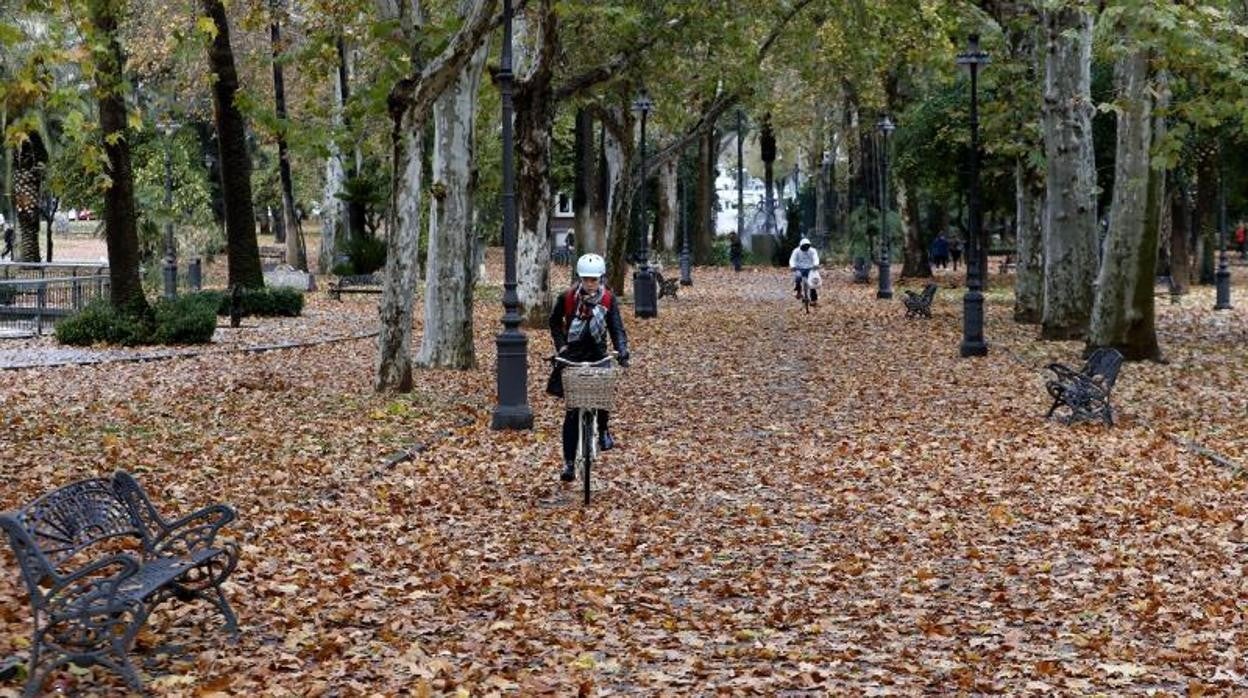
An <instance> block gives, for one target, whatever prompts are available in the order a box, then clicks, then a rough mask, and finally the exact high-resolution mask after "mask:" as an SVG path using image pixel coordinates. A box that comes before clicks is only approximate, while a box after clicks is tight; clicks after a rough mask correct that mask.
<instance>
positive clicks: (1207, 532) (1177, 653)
mask: <svg viewBox="0 0 1248 698" xmlns="http://www.w3.org/2000/svg"><path fill="white" fill-rule="evenodd" d="M1236 272H1237V277H1241V276H1242V268H1237V269H1236ZM553 273H554V274H555V275H556V276H558V275H561V274H563V273H564V272H563V270H561V269H556V270H555V272H553ZM826 277H827V279H828V281H827V283H825V287H824V289H823V292H822V293H821V306H822V307H820V308H819V309H818V311H817V312H816V313H815V314H813V315H811V316H806V315H804V314H803V313H802V312H801V308H800V306H799V304H797V303H796V301H794V300H793V299H792V297H791V294H790V292H789V290H788V289H789V288H790V287H789V286H788V285H787V280H786V279H787V277H786V276H785V275H784V274H783V273H779V272H777V271H775V270H765V269H755V270H748V271H747V272H745V273H742V274H739V275H733V274H732V273H731V272H729V271H724V270H718V269H716V270H712V269H699V270H698V272H697V284H696V285H695V286H693V287H692V288H689V289H685V290H683V291H682V292H681V298H680V300H679V301H673V302H669V303H665V304H664V306H663V309H662V312H661V314H660V316H659V317H658V318H657V319H655V320H652V321H647V322H641V321H637V320H634V319H631V318H630V319H628V320H627V322H628V324H629V331H630V334H631V336H632V344H633V348H634V353H633V355H634V361H633V367H632V368H631V369H630V370H629V373H628V375H627V378H626V379H625V381H624V384H623V393H622V406H621V408H620V409H619V410H618V412H617V414H616V415H615V417H614V419H613V425H614V427H615V430H616V432H617V436H618V438H619V440H620V442H621V447H620V448H619V449H617V450H615V451H612V452H609V453H607V454H606V455H605V457H604V459H603V463H602V466H601V469H600V470H599V472H600V473H601V476H602V477H603V478H605V480H606V484H607V488H606V490H605V491H604V492H603V493H601V494H600V495H598V496H596V497H595V499H594V502H593V504H592V505H591V506H590V507H589V508H588V509H582V508H581V507H580V506H579V504H575V502H576V501H577V500H576V498H575V497H573V496H568V497H566V498H561V497H560V496H559V493H560V485H559V484H558V483H557V482H556V473H557V465H558V456H557V449H558V424H559V419H560V417H561V415H560V413H559V405H558V403H556V402H555V401H553V400H552V399H550V398H547V397H544V396H541V395H540V390H541V386H542V385H543V384H544V378H545V373H546V366H545V365H542V364H540V362H539V361H538V359H539V357H541V356H545V355H547V354H549V353H550V347H549V340H548V338H547V337H546V336H545V333H544V332H541V331H536V330H531V331H530V340H531V342H530V348H531V356H530V359H531V360H530V380H529V386H530V394H531V395H530V401H531V403H532V404H533V406H534V411H535V414H536V417H537V424H536V430H535V432H492V431H490V430H488V429H487V424H488V420H489V412H490V409H491V407H492V401H493V390H492V388H493V376H492V373H491V372H490V371H486V370H476V371H467V372H460V371H441V370H428V371H421V372H419V373H418V374H416V376H415V379H416V385H415V388H414V391H413V392H412V393H411V394H408V395H397V396H396V395H379V394H376V393H374V392H373V391H372V378H373V363H372V362H373V359H374V356H373V353H374V351H375V347H374V346H373V344H372V343H371V342H370V341H368V340H361V341H359V342H353V343H344V344H332V345H324V346H321V347H313V348H308V349H298V350H290V351H282V352H272V353H266V354H259V355H247V356H215V355H209V356H202V357H197V358H193V359H186V360H175V361H172V362H162V363H159V364H133V365H131V364H126V365H111V366H107V367H71V368H61V369H44V370H31V371H20V372H6V373H2V374H0V395H4V396H5V401H4V402H5V409H4V412H3V414H0V453H4V454H5V458H4V460H3V463H2V464H0V481H3V485H4V487H3V489H0V492H3V494H0V507H4V508H11V507H13V506H16V505H18V504H20V503H21V502H23V501H27V500H29V499H30V498H32V497H34V496H35V495H37V494H38V493H40V492H43V491H47V490H49V489H51V488H52V487H53V486H56V485H59V484H62V483H64V482H66V481H68V480H71V479H76V478H78V477H82V476H84V475H86V474H90V473H100V474H106V473H108V472H111V471H112V470H113V469H115V468H124V469H128V470H131V471H132V472H135V473H136V474H137V476H138V477H139V478H140V480H141V481H143V482H144V484H145V485H146V486H147V488H148V489H149V491H151V492H152V493H153V496H154V498H155V499H157V500H158V501H160V502H170V503H172V502H177V503H179V505H180V506H181V507H183V508H184V509H186V510H190V509H192V508H194V507H195V506H197V505H200V504H204V503H207V502H209V501H225V502H229V503H231V504H233V505H235V506H236V507H237V508H238V511H239V519H238V521H237V522H236V524H235V525H234V526H233V528H232V530H233V533H234V535H235V536H236V537H237V538H238V539H239V542H240V544H241V545H242V551H243V554H242V559H241V562H240V565H239V568H238V570H237V571H236V572H235V573H234V575H233V577H232V580H233V582H232V583H230V584H227V589H228V592H229V595H230V597H231V600H232V602H233V603H234V606H235V608H236V610H237V611H238V614H239V619H240V625H241V628H242V632H243V636H242V643H241V645H240V646H237V647H235V646H230V645H225V644H221V645H217V644H214V643H215V642H216V641H215V640H213V639H210V636H209V635H207V634H204V633H200V632H197V631H196V629H195V628H193V627H191V626H192V625H193V624H194V622H196V621H202V622H208V623H215V622H216V620H215V618H213V617H212V616H211V614H210V613H209V611H208V609H206V608H205V609H200V608H195V607H192V610H190V611H189V612H185V611H181V610H178V611H176V613H175V612H171V611H170V610H167V609H166V610H163V611H159V612H158V613H157V614H156V616H155V618H154V619H153V621H152V622H151V623H150V624H149V625H148V629H147V630H145V631H144V633H143V634H142V635H141V636H140V641H139V647H140V653H141V654H143V655H145V656H144V659H143V664H142V668H143V670H144V672H145V673H146V674H147V676H148V678H149V681H148V683H147V685H148V686H149V687H150V688H151V690H152V691H153V692H155V693H157V694H159V695H188V694H190V695H194V694H200V695H205V694H210V693H211V692H212V691H220V692H224V693H229V694H250V695H260V694H271V693H276V692H279V691H291V692H294V693H299V694H307V695H313V694H317V693H321V692H324V691H326V690H328V691H331V692H348V693H352V692H364V691H369V692H372V691H378V692H381V693H385V694H390V693H395V692H398V691H400V690H401V689H409V690H411V689H413V687H414V686H415V687H418V686H421V685H424V684H426V683H427V685H428V687H429V688H431V689H432V690H433V691H435V692H447V693H453V692H454V690H455V689H457V688H460V687H462V688H465V689H468V690H469V691H470V692H471V693H473V694H489V693H490V692H491V691H503V692H506V691H509V690H518V691H520V692H521V693H523V694H526V695H533V694H540V693H543V692H549V693H551V694H567V693H570V692H573V691H575V690H576V689H577V687H578V686H579V687H582V688H584V689H586V690H587V691H588V693H589V694H591V695H593V694H599V693H602V694H611V693H614V694H626V693H637V692H653V691H657V690H660V689H667V690H669V691H672V692H676V693H689V692H707V691H713V690H716V689H719V688H724V689H737V690H743V691H744V690H750V689H756V690H760V691H763V692H768V693H770V692H774V691H777V690H781V689H811V690H816V691H831V692H833V693H840V692H861V691H866V690H869V689H878V690H883V691H886V692H887V691H896V692H905V693H913V692H918V691H922V690H928V691H940V692H949V691H954V690H958V689H959V688H962V689H966V690H973V691H1002V690H1003V691H1008V692H1012V693H1017V692H1023V691H1026V690H1034V691H1067V692H1084V691H1088V690H1092V689H1093V687H1098V686H1099V687H1102V688H1109V689H1112V690H1122V691H1129V690H1145V689H1149V688H1151V689H1156V690H1162V691H1174V692H1178V691H1187V690H1189V689H1190V688H1191V687H1192V686H1196V685H1200V686H1205V687H1208V688H1217V689H1219V690H1243V689H1244V688H1245V682H1246V681H1248V680H1246V679H1245V678H1243V677H1244V676H1245V675H1246V674H1248V669H1246V668H1245V667H1244V666H1243V663H1242V659H1241V657H1242V655H1243V652H1242V649H1243V647H1244V645H1245V639H1244V638H1243V636H1242V625H1243V624H1242V611H1241V610H1240V606H1239V599H1241V598H1242V596H1243V593H1244V591H1245V589H1244V582H1243V579H1242V576H1241V575H1240V566H1241V564H1242V555H1241V554H1239V553H1240V546H1239V545H1237V544H1236V543H1234V542H1232V541H1231V540H1228V536H1230V537H1231V538H1234V537H1235V535H1234V534H1233V533H1232V531H1233V529H1234V528H1235V526H1236V523H1237V521H1238V519H1239V518H1240V517H1242V516H1243V501H1244V493H1245V492H1244V490H1245V485H1244V483H1243V480H1241V479H1238V478H1235V477H1233V476H1232V473H1230V472H1229V471H1228V470H1227V469H1226V468H1223V467H1219V466H1218V465H1216V464H1214V463H1213V462H1211V461H1209V460H1207V459H1204V458H1201V457H1199V456H1197V455H1195V454H1189V453H1186V452H1184V451H1183V450H1182V449H1181V448H1180V447H1179V446H1178V445H1177V442H1176V440H1175V439H1176V438H1182V439H1191V440H1194V441H1197V442H1200V443H1201V444H1203V445H1204V446H1205V447H1207V448H1210V449H1212V450H1214V451H1216V452H1218V453H1220V454H1222V455H1223V456H1225V457H1226V458H1229V459H1230V460H1232V461H1234V462H1237V463H1240V464H1248V439H1246V438H1245V428H1244V426H1243V423H1242V421H1243V415H1244V414H1245V409H1246V406H1245V398H1244V397H1243V396H1244V395H1248V371H1246V369H1245V367H1244V365H1243V361H1242V358H1243V351H1242V349H1235V348H1233V347H1242V346H1243V345H1244V342H1245V341H1248V337H1245V336H1244V333H1245V329H1244V328H1245V327H1246V326H1248V325H1246V323H1245V321H1244V320H1245V318H1244V316H1245V314H1246V312H1248V311H1246V310H1245V309H1243V308H1236V309H1235V310H1233V311H1230V312H1228V313H1221V314H1216V315H1215V314H1214V313H1213V312H1212V311H1210V310H1206V308H1208V307H1210V306H1211V305H1212V294H1211V292H1210V291H1209V290H1208V289H1201V290H1196V291H1194V292H1193V293H1192V294H1191V295H1190V296H1188V297H1186V298H1184V299H1183V302H1182V304H1181V305H1178V306H1170V305H1167V304H1161V305H1159V306H1158V315H1159V317H1158V330H1159V335H1160V337H1161V340H1162V348H1163V351H1164V352H1165V354H1166V356H1167V357H1168V358H1169V359H1170V361H1171V363H1170V364H1169V365H1157V364H1151V363H1149V364H1131V365H1129V366H1128V367H1127V368H1126V369H1124V372H1123V375H1122V377H1121V378H1120V380H1119V382H1118V385H1117V386H1116V388H1115V394H1114V403H1115V405H1116V406H1117V407H1118V419H1119V424H1118V426H1117V427H1115V428H1114V429H1112V430H1107V429H1105V428H1103V427H1100V426H1094V425H1082V426H1076V427H1066V426H1063V425H1061V424H1058V423H1053V422H1046V421H1044V420H1043V419H1042V415H1043V414H1044V411H1045V410H1046V409H1047V407H1048V399H1047V396H1046V395H1045V394H1044V391H1043V381H1044V378H1045V377H1046V376H1045V375H1044V373H1043V372H1042V370H1041V367H1042V366H1043V365H1045V364H1047V363H1048V362H1049V361H1053V360H1059V361H1063V362H1067V363H1075V362H1077V355H1078V352H1079V351H1080V350H1081V349H1082V346H1083V345H1082V343H1080V342H1067V343H1056V342H1054V343H1037V342H1034V340H1033V339H1032V336H1031V334H1030V333H1031V332H1032V331H1033V330H1032V329H1028V328H1023V327H1020V326H1017V325H1015V324H1014V323H1013V322H1012V321H1011V313H1012V312H1013V308H1012V299H1011V298H1010V297H1009V295H1008V293H1004V292H1002V291H1001V290H1000V288H999V284H997V285H994V288H992V289H990V291H989V292H988V294H987V297H988V305H987V308H988V311H987V314H988V330H987V335H988V336H989V337H990V338H991V341H992V342H993V346H994V351H992V352H991V353H990V355H989V356H988V357H985V358H982V359H975V360H962V359H958V358H956V357H957V346H958V341H959V339H960V323H959V320H960V314H959V308H960V301H961V291H960V289H951V288H950V286H951V283H952V282H953V280H954V278H955V277H953V276H951V275H945V276H939V277H938V280H940V281H941V282H942V288H941V290H940V292H939V293H938V294H937V297H936V302H935V305H934V313H933V314H934V317H933V318H932V319H931V320H910V321H907V320H905V319H904V318H903V315H904V313H903V308H902V305H901V303H900V302H897V301H896V300H894V301H877V300H875V298H874V288H872V287H870V286H855V285H851V284H850V283H849V278H850V274H849V272H848V271H840V270H836V271H830V272H828V273H827V274H826ZM494 278H497V277H496V276H495V277H494ZM958 278H960V277H958ZM1236 281H1237V284H1238V288H1240V289H1242V288H1243V279H1242V278H1237V279H1236ZM899 287H900V288H908V287H910V286H909V285H908V284H907V283H905V282H902V283H900V284H899ZM1237 290H1238V289H1237ZM496 293H497V292H496V291H495V290H493V289H483V290H481V291H479V292H478V298H477V302H476V304H475V312H476V318H475V322H474V327H475V333H476V350H477V352H478V355H479V360H480V363H481V365H483V366H492V365H493V364H494V357H493V355H492V353H493V341H492V340H493V333H494V332H496V331H497V325H496V320H497V305H496V303H495V302H491V301H496V300H497V299H496V297H495V296H496ZM487 296H488V297H487ZM343 307H344V311H343V312H355V313H361V314H372V313H375V306H374V305H373V303H372V302H370V301H366V300H359V301H354V300H352V301H346V302H344V303H343ZM630 311H631V309H630ZM628 314H631V312H630V313H628ZM414 316H415V317H416V318H420V317H421V314H420V312H416V313H414ZM374 317H375V316H374ZM420 332H421V326H420V323H419V322H418V323H417V325H416V328H415V330H414V334H415V335H417V336H419V334H420ZM400 451H405V452H406V453H405V454H403V456H402V457H399V456H398V455H396V452H400ZM169 513H173V512H169ZM10 572H14V570H13V569H10ZM0 608H7V609H11V612H9V613H5V614H0V656H7V655H9V654H14V653H18V652H23V651H24V649H25V647H24V642H23V640H24V639H25V637H26V636H27V624H28V622H29V621H28V618H27V615H26V613H25V611H24V609H25V598H24V591H21V590H20V589H19V587H18V580H17V577H16V574H15V573H13V574H6V575H0ZM19 609H21V610H19ZM165 643H174V644H175V645H179V646H182V647H183V648H184V650H185V653H177V652H175V653H174V654H173V655H172V656H170V655H163V654H155V655H152V654H151V652H150V650H151V648H153V647H155V646H157V645H163V644H165ZM93 673H94V677H90V678H82V679H81V681H82V683H83V685H84V687H90V688H91V690H100V691H103V690H106V687H107V686H109V685H112V684H110V683H109V682H114V681H116V678H115V677H114V676H112V675H110V674H108V673H107V672H103V671H100V670H98V669H97V670H94V672H93ZM416 690H419V689H416Z"/></svg>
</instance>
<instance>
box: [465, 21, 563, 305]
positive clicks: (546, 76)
mask: <svg viewBox="0 0 1248 698" xmlns="http://www.w3.org/2000/svg"><path fill="white" fill-rule="evenodd" d="M538 14H539V18H538V22H537V28H536V29H537V34H538V36H537V46H536V53H535V55H534V56H533V59H532V60H531V61H528V62H529V63H530V66H529V70H528V71H527V76H526V77H525V79H524V80H521V81H520V82H519V83H518V84H517V85H516V93H515V104H516V118H515V126H516V155H517V158H516V161H517V163H518V167H517V173H516V206H517V209H518V212H519V220H518V225H519V228H518V231H517V232H518V236H517V238H516V272H517V273H516V293H517V294H518V295H519V296H520V314H521V316H522V317H524V318H525V321H526V323H527V324H528V325H529V326H530V327H534V328H541V327H545V326H546V321H547V317H549V315H550V303H551V298H550V248H551V239H550V207H551V192H550V151H551V128H552V124H553V122H554V104H553V98H554V92H553V89H552V86H551V78H552V77H553V75H554V73H553V70H554V61H555V51H556V49H557V40H558V33H557V32H558V29H557V27H556V24H555V12H554V7H553V5H552V4H551V0H543V2H542V3H541V6H540V7H539V8H538ZM474 109H475V105H474Z"/></svg>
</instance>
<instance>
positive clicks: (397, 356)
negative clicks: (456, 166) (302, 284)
mask: <svg viewBox="0 0 1248 698" xmlns="http://www.w3.org/2000/svg"><path fill="white" fill-rule="evenodd" d="M427 109H428V107H426V108H425V109H417V108H416V107H415V106H413V107H411V108H408V109H405V110H403V112H402V113H401V114H400V115H399V116H398V117H397V118H396V119H395V121H396V122H397V123H396V124H395V128H394V135H393V143H392V158H393V160H392V162H393V163H394V164H393V167H394V171H393V174H392V176H391V180H392V181H393V183H394V184H393V187H392V190H391V191H392V193H391V197H390V213H389V220H388V222H387V225H386V229H387V230H388V231H389V233H388V235H387V236H386V283H385V285H384V287H383V288H382V292H381V306H380V311H379V312H380V315H381V331H380V333H379V334H378V336H377V377H376V386H375V387H376V389H377V390H378V392H381V391H385V390H391V391H398V392H407V391H409V390H411V389H412V359H411V346H412V297H413V295H415V293H416V276H417V272H418V266H417V262H418V259H419V256H420V209H421V207H422V206H423V205H424V202H423V194H424V185H425V182H424V167H422V164H423V160H424V138H423V136H424V132H425V123H424V119H426V118H428V116H427V111H426V110H427Z"/></svg>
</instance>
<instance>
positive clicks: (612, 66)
mask: <svg viewBox="0 0 1248 698" xmlns="http://www.w3.org/2000/svg"><path fill="white" fill-rule="evenodd" d="M806 1H809V0H806ZM682 22H683V20H682ZM677 26H678V25H677ZM661 38H663V33H662V32H654V33H652V34H651V35H650V36H649V38H647V39H646V40H645V41H642V42H640V43H638V44H636V45H633V46H630V47H628V48H627V49H626V50H624V51H621V52H620V53H617V54H616V55H614V56H612V57H611V58H610V59H609V60H607V61H606V62H605V63H601V64H599V65H596V66H594V67H593V68H590V69H588V70H586V71H584V72H582V73H580V74H579V75H574V76H573V77H571V78H570V79H568V81H567V82H566V83H564V84H562V85H560V86H558V87H556V88H555V101H560V102H561V101H563V100H565V99H568V98H569V97H575V96H577V95H579V94H582V93H584V92H585V91H586V90H589V89H590V88H592V87H594V86H595V85H599V84H601V83H604V82H606V81H608V80H610V79H611V78H613V77H615V76H616V75H619V74H620V73H622V72H624V70H626V69H627V68H629V67H631V66H632V65H633V64H634V63H636V62H637V61H638V60H640V59H641V57H642V55H644V54H645V52H646V50H647V49H649V48H650V47H652V46H654V45H655V44H656V43H658V41H659V39H661Z"/></svg>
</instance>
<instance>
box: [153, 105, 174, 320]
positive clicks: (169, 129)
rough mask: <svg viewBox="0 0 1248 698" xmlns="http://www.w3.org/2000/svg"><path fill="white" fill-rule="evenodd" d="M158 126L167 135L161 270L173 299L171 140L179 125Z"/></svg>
mask: <svg viewBox="0 0 1248 698" xmlns="http://www.w3.org/2000/svg"><path fill="white" fill-rule="evenodd" d="M156 127H157V128H159V129H160V132H161V133H162V134H164V136H165V138H164V141H165V216H166V217H165V259H164V262H163V264H162V265H161V266H162V268H161V271H162V272H163V276H164V280H165V298H170V299H172V298H175V297H176V296H177V295H178V257H177V250H176V249H174V243H173V154H172V153H171V152H170V151H169V140H170V139H171V138H172V137H173V133H174V131H176V130H177V128H178V125H177V123H176V122H174V121H172V120H170V119H165V120H162V121H161V122H159V123H158V124H156Z"/></svg>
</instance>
